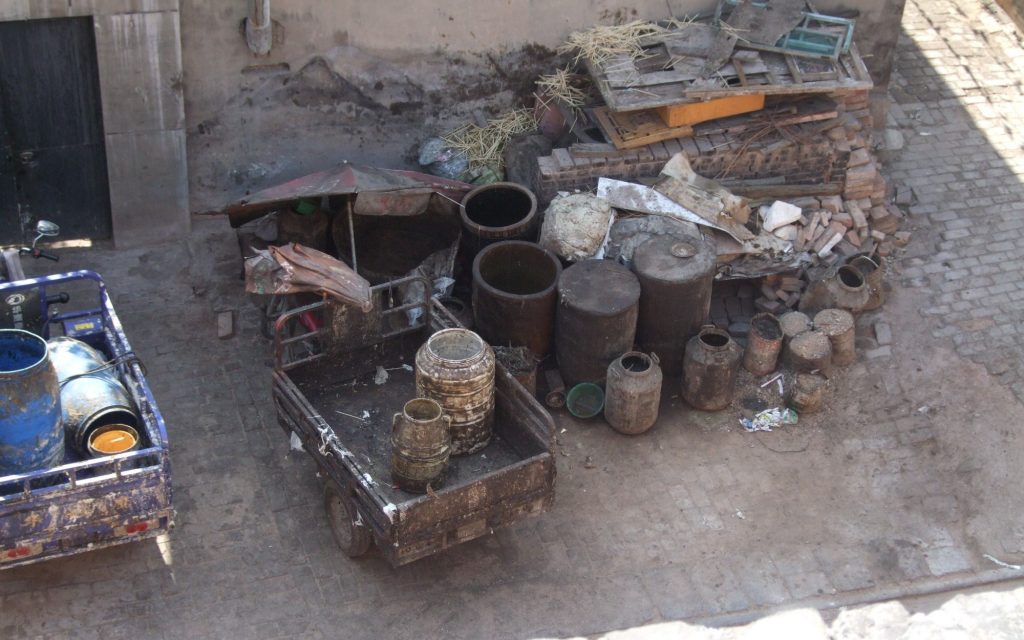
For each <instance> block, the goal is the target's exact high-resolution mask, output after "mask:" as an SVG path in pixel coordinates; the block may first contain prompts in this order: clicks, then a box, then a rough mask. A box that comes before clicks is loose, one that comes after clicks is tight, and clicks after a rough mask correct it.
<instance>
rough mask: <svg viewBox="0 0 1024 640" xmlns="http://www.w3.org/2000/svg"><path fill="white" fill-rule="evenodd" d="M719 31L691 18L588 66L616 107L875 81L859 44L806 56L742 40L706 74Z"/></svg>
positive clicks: (857, 86) (850, 87) (828, 89)
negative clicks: (832, 54)
mask: <svg viewBox="0 0 1024 640" xmlns="http://www.w3.org/2000/svg"><path fill="white" fill-rule="evenodd" d="M715 41H716V31H715V30H714V29H713V28H712V27H711V26H710V25H706V24H700V23H696V24H691V25H688V26H687V27H685V28H683V29H681V30H678V31H673V32H671V33H669V34H662V35H656V36H648V37H647V38H645V39H644V40H643V41H642V46H643V48H644V51H645V53H646V56H645V57H643V58H641V59H639V60H634V59H632V58H631V57H629V56H626V55H620V56H613V57H611V58H609V59H608V60H606V61H604V62H602V63H600V64H594V63H590V62H588V63H587V68H588V70H589V72H590V75H591V77H592V78H593V79H594V82H595V84H596V85H597V87H598V89H599V90H600V92H601V95H602V97H603V98H604V100H605V103H606V104H607V105H608V107H609V108H610V109H611V110H612V111H616V112H625V111H638V110H643V109H655V108H658V107H665V106H670V105H677V104H684V103H693V102H697V101H699V100H707V99H710V98H724V97H729V96H739V95H755V94H764V95H780V94H794V93H833V92H842V91H860V90H865V89H870V88H871V87H872V86H873V84H872V82H871V76H870V75H869V74H868V71H867V67H866V66H865V65H864V61H863V60H862V59H861V57H860V54H859V52H858V51H857V47H856V45H852V46H851V47H850V51H849V52H848V53H844V54H841V55H839V57H838V59H836V60H830V59H819V58H806V57H799V56H794V55H789V54H786V53H781V52H779V51H765V50H755V49H754V48H752V47H747V46H746V45H744V44H743V43H738V44H737V45H736V47H735V49H734V50H733V51H732V53H731V56H730V57H729V58H728V62H727V63H725V64H724V65H723V66H722V67H721V68H720V69H718V70H717V71H716V72H715V73H713V74H711V75H710V77H708V78H703V79H702V78H701V77H700V73H701V69H702V67H703V66H704V64H705V62H706V59H707V55H708V53H707V52H708V51H709V50H710V49H711V47H712V46H713V45H714V44H715Z"/></svg>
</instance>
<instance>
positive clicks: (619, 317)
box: [555, 260, 640, 388]
mask: <svg viewBox="0 0 1024 640" xmlns="http://www.w3.org/2000/svg"><path fill="white" fill-rule="evenodd" d="M639 301H640V283H639V282H638V281H637V279H636V276H635V275H633V272H631V271H630V270H629V269H627V268H626V267H623V266H622V265H620V264H618V263H616V262H613V261H611V260H584V261H582V262H577V263H576V264H574V265H573V266H571V267H569V268H568V269H566V270H565V271H563V272H562V276H561V277H560V278H559V279H558V309H557V311H556V314H555V355H556V357H557V359H558V368H559V370H560V371H561V373H562V379H563V380H564V381H565V384H566V386H567V387H568V388H572V387H574V386H576V385H577V384H579V383H581V382H599V381H601V380H603V379H604V377H605V375H606V374H607V373H608V365H610V364H611V363H612V360H615V359H616V358H618V357H619V356H621V355H622V354H623V353H626V352H627V351H631V350H632V349H633V341H634V339H635V338H636V319H637V313H638V310H639Z"/></svg>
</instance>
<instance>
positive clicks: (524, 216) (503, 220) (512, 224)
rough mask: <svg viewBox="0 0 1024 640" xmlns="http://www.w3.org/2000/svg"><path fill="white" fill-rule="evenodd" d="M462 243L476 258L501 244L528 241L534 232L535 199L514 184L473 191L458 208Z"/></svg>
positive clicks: (492, 185)
mask: <svg viewBox="0 0 1024 640" xmlns="http://www.w3.org/2000/svg"><path fill="white" fill-rule="evenodd" d="M459 215H460V216H461V217H462V229H463V236H462V242H463V246H464V248H465V249H466V251H467V253H469V254H470V255H473V254H475V253H476V252H477V251H479V250H480V249H483V248H484V247H486V246H487V245H489V244H492V243H494V242H500V241H502V240H529V239H531V238H532V237H533V233H534V231H535V230H536V224H535V222H536V219H537V197H536V196H535V195H533V192H532V191H530V190H529V189H527V188H526V187H524V186H522V185H520V184H516V183H514V182H494V183H492V184H485V185H482V186H479V187H477V188H476V189H473V190H472V191H470V192H469V193H467V194H466V196H465V197H464V198H463V199H462V203H461V204H460V205H459Z"/></svg>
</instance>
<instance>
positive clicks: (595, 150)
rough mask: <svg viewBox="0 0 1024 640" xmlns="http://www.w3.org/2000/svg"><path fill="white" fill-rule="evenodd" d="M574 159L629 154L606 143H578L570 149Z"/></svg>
mask: <svg viewBox="0 0 1024 640" xmlns="http://www.w3.org/2000/svg"><path fill="white" fill-rule="evenodd" d="M569 152H570V153H571V154H572V155H573V158H607V157H616V156H623V155H626V153H627V152H625V151H620V150H619V149H616V148H615V145H613V144H607V143H604V142H589V143H577V144H574V145H572V146H571V147H569Z"/></svg>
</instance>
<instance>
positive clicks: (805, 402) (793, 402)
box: [789, 373, 828, 415]
mask: <svg viewBox="0 0 1024 640" xmlns="http://www.w3.org/2000/svg"><path fill="white" fill-rule="evenodd" d="M827 389H828V380H827V379H826V378H825V376H820V375H817V374H812V373H798V374H796V380H794V382H793V384H791V385H790V390H789V404H790V406H791V407H793V409H795V410H796V412H797V413H798V414H800V415H803V414H805V413H815V412H817V411H820V410H821V405H822V402H823V401H824V397H825V391H826V390H827Z"/></svg>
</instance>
